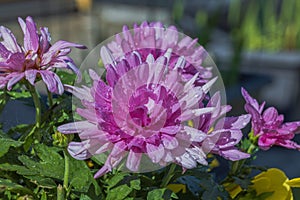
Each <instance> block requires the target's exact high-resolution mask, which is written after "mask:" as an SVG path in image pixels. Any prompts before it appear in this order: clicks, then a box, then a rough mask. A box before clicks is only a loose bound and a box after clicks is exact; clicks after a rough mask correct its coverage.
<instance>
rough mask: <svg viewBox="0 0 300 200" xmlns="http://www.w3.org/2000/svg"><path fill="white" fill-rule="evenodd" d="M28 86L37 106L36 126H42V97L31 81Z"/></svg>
mask: <svg viewBox="0 0 300 200" xmlns="http://www.w3.org/2000/svg"><path fill="white" fill-rule="evenodd" d="M27 88H28V90H29V92H30V94H31V96H32V99H33V102H34V106H35V126H36V127H37V128H40V126H41V111H42V107H41V102H40V98H39V95H38V92H37V91H36V89H35V87H34V86H32V85H31V84H30V83H28V84H27Z"/></svg>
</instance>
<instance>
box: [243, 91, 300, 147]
mask: <svg viewBox="0 0 300 200" xmlns="http://www.w3.org/2000/svg"><path fill="white" fill-rule="evenodd" d="M242 94H243V96H244V99H245V100H246V104H245V110H246V111H247V112H248V113H249V114H251V116H252V129H253V132H254V135H255V136H258V145H259V147H260V148H261V149H264V150H268V149H269V148H270V147H272V146H273V145H278V146H282V147H285V148H289V149H298V150H299V149H300V145H298V144H297V143H295V142H293V141H291V140H292V139H293V138H294V136H295V134H297V133H300V121H298V122H287V123H284V122H283V121H284V116H283V115H279V114H278V111H277V110H276V108H274V107H269V108H267V109H265V110H264V106H265V102H263V103H262V104H261V105H259V104H258V102H257V101H256V99H254V98H252V97H251V96H250V95H249V94H248V92H247V91H246V90H245V89H244V88H242Z"/></svg>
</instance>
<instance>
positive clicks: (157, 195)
mask: <svg viewBox="0 0 300 200" xmlns="http://www.w3.org/2000/svg"><path fill="white" fill-rule="evenodd" d="M166 190H167V189H166V188H163V189H155V190H152V191H150V192H148V195H147V200H164V199H163V195H164V193H165V191H166Z"/></svg>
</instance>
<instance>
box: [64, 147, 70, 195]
mask: <svg viewBox="0 0 300 200" xmlns="http://www.w3.org/2000/svg"><path fill="white" fill-rule="evenodd" d="M64 158H65V173H64V189H65V190H66V191H67V190H68V186H69V170H70V164H69V157H68V154H67V152H66V149H64Z"/></svg>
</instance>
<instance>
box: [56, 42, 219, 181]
mask: <svg viewBox="0 0 300 200" xmlns="http://www.w3.org/2000/svg"><path fill="white" fill-rule="evenodd" d="M101 55H102V56H101V57H102V59H103V61H104V62H106V63H111V64H108V65H106V69H107V74H106V80H107V83H105V82H103V81H102V80H101V79H100V77H98V75H97V74H96V73H95V72H94V71H90V76H91V78H92V79H93V86H92V87H91V88H88V87H86V86H83V87H81V88H78V87H74V86H68V88H69V91H70V92H72V93H73V94H74V95H75V96H76V97H77V98H79V99H80V100H81V102H82V105H84V107H85V108H78V109H77V113H78V114H80V115H81V116H82V117H83V118H85V119H86V120H85V121H78V122H73V123H69V124H65V125H62V126H60V127H58V130H59V131H60V132H62V133H65V134H71V133H79V136H80V138H81V140H82V142H71V143H70V144H69V147H68V150H69V152H70V154H71V155H72V156H73V157H75V158H77V159H87V158H89V157H91V156H92V155H96V154H101V153H104V152H109V155H108V157H107V160H106V162H105V164H104V166H103V167H102V168H101V169H100V170H99V171H98V172H97V173H96V174H95V178H97V177H99V176H102V175H103V174H105V173H107V172H109V171H111V170H112V168H115V167H116V166H118V165H119V164H120V162H121V161H122V160H123V159H125V158H126V157H127V159H126V167H127V168H128V169H129V170H130V171H133V172H136V171H139V170H141V171H142V170H143V169H141V168H142V167H145V166H141V159H142V155H145V156H146V157H148V158H149V159H150V161H151V162H152V163H157V164H159V165H161V166H165V165H166V164H167V163H170V162H176V163H179V164H181V165H184V163H183V162H184V160H178V159H176V158H177V157H180V156H181V155H183V154H184V153H185V151H186V149H188V148H189V147H190V144H191V143H193V142H201V141H203V139H204V138H205V137H206V134H205V133H203V132H201V131H198V130H197V129H193V128H191V127H188V126H187V125H186V124H187V121H189V120H192V119H194V118H195V117H199V116H200V115H202V114H205V113H209V112H212V111H213V109H214V108H213V107H206V108H202V107H199V101H202V100H203V98H204V97H205V96H206V94H207V93H208V91H209V89H210V87H211V86H212V84H213V83H214V81H215V79H213V80H211V81H209V82H208V83H206V84H205V85H203V86H196V87H195V86H194V84H193V83H194V81H195V79H196V78H197V76H198V74H195V75H194V77H193V78H192V79H191V80H190V81H188V82H184V81H182V77H181V74H180V73H178V68H180V67H182V66H181V65H182V63H183V62H182V60H180V59H178V60H177V62H176V67H175V68H174V69H171V70H170V69H169V67H168V66H166V65H168V63H169V59H170V57H169V55H168V54H165V55H164V56H161V57H158V58H157V59H154V57H153V55H152V54H149V55H148V57H147V58H146V62H142V59H141V55H140V54H139V53H138V52H133V53H131V54H128V55H127V56H126V57H125V58H124V59H122V60H119V61H115V60H114V61H113V62H110V61H111V60H110V59H111V58H112V56H110V55H109V52H108V51H107V48H106V47H103V48H102V50H101ZM191 129H192V131H191ZM200 156H202V155H200Z"/></svg>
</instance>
